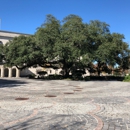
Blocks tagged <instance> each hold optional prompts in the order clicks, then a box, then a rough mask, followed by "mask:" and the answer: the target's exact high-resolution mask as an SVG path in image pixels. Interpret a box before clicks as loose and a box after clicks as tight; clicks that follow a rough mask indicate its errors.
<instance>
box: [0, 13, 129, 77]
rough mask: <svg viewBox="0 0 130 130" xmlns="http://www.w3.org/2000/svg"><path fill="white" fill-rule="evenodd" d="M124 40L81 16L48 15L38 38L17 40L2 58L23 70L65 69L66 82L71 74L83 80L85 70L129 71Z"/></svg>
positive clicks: (36, 36) (106, 26)
mask: <svg viewBox="0 0 130 130" xmlns="http://www.w3.org/2000/svg"><path fill="white" fill-rule="evenodd" d="M123 40H124V35H122V34H119V33H111V32H110V30H109V25H108V24H107V23H105V22H101V21H98V20H95V21H90V23H89V24H87V23H83V21H82V18H81V17H79V16H77V15H68V16H67V17H65V18H64V19H63V21H59V20H57V19H56V18H55V17H54V16H52V15H47V16H46V20H45V22H44V23H43V24H42V25H41V26H40V27H39V28H37V31H36V33H35V35H34V36H19V37H16V38H14V39H13V40H12V41H10V42H9V43H7V44H6V46H5V47H4V49H0V57H1V54H2V55H3V54H5V56H4V59H5V60H6V64H7V65H9V66H17V68H19V69H23V68H26V67H31V66H34V65H36V66H37V65H39V66H42V67H45V68H53V69H58V68H61V69H62V74H63V76H64V77H65V78H67V77H69V73H70V72H71V73H72V75H73V77H75V78H78V79H79V78H80V77H82V74H83V72H84V70H85V68H87V69H88V70H89V72H90V73H97V74H98V75H100V73H101V72H106V73H110V72H111V70H112V68H114V66H115V65H118V66H119V68H120V69H123V70H125V69H129V58H130V50H129V46H128V44H127V43H126V42H124V41H123ZM3 50H4V52H2V51H3ZM1 52H2V53H1ZM110 66H111V67H110ZM81 72H82V73H81Z"/></svg>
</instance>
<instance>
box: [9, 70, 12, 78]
mask: <svg viewBox="0 0 130 130" xmlns="http://www.w3.org/2000/svg"><path fill="white" fill-rule="evenodd" d="M11 77H12V68H9V78H11Z"/></svg>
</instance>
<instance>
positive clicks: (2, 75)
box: [1, 66, 4, 78]
mask: <svg viewBox="0 0 130 130" xmlns="http://www.w3.org/2000/svg"><path fill="white" fill-rule="evenodd" d="M1 77H2V78H3V77H4V67H3V66H2V67H1Z"/></svg>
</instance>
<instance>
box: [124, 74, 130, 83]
mask: <svg viewBox="0 0 130 130" xmlns="http://www.w3.org/2000/svg"><path fill="white" fill-rule="evenodd" d="M123 81H125V82H130V74H129V75H126V76H125V78H124V80H123Z"/></svg>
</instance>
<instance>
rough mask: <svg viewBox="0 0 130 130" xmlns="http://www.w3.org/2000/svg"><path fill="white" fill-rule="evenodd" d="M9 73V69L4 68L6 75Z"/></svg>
mask: <svg viewBox="0 0 130 130" xmlns="http://www.w3.org/2000/svg"><path fill="white" fill-rule="evenodd" d="M8 75H9V69H8V68H5V69H4V77H8Z"/></svg>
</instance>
